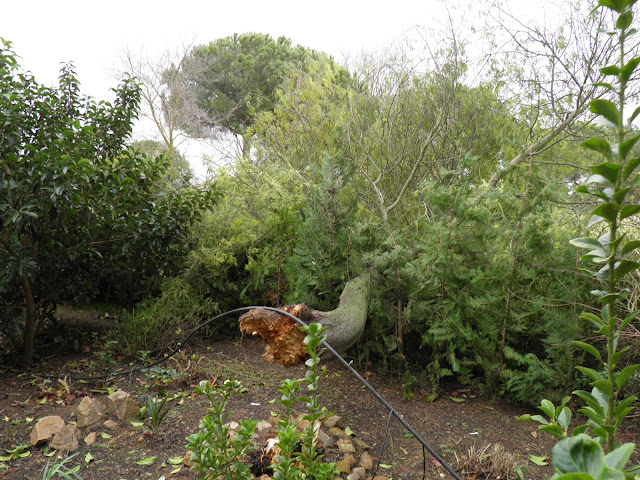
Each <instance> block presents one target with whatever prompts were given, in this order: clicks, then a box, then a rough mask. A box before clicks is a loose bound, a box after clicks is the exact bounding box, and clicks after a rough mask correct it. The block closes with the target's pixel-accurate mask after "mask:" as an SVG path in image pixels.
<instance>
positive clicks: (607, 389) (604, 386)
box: [590, 379, 613, 397]
mask: <svg viewBox="0 0 640 480" xmlns="http://www.w3.org/2000/svg"><path fill="white" fill-rule="evenodd" d="M590 385H591V386H593V387H595V388H597V389H598V390H600V391H601V392H603V393H605V394H606V395H608V396H610V397H611V396H613V384H612V383H611V382H610V381H609V380H606V379H602V380H596V381H595V382H592V383H591V384H590Z"/></svg>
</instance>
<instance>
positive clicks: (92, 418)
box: [76, 397, 104, 428]
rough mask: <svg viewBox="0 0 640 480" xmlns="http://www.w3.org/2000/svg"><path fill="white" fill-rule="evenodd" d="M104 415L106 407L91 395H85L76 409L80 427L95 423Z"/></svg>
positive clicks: (77, 422) (77, 423)
mask: <svg viewBox="0 0 640 480" xmlns="http://www.w3.org/2000/svg"><path fill="white" fill-rule="evenodd" d="M102 417H104V407H103V406H102V404H101V403H100V402H98V401H97V400H95V399H92V398H90V397H84V398H83V399H82V401H81V402H80V405H78V409H77V410H76V425H77V427H78V428H84V427H89V426H91V425H95V424H96V423H98V422H99V421H100V420H102Z"/></svg>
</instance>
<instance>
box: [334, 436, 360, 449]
mask: <svg viewBox="0 0 640 480" xmlns="http://www.w3.org/2000/svg"><path fill="white" fill-rule="evenodd" d="M337 443H338V450H340V453H356V449H355V448H354V447H353V443H351V440H349V439H348V438H341V439H339V440H338V442H337Z"/></svg>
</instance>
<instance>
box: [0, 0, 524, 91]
mask: <svg viewBox="0 0 640 480" xmlns="http://www.w3.org/2000/svg"><path fill="white" fill-rule="evenodd" d="M466 3H467V2H466V0H447V1H444V0H391V1H389V0H385V1H378V0H368V1H363V0H323V1H322V2H311V1H305V0H244V1H233V0H225V1H221V0H209V1H205V0H183V1H175V0H173V1H171V2H169V1H166V0H155V1H149V0H110V1H104V2H98V1H87V0H4V1H3V2H2V7H1V9H0V37H2V38H4V39H5V40H9V41H11V42H12V43H13V49H14V51H15V52H16V53H17V54H18V55H19V57H21V58H20V64H21V66H22V67H23V68H24V69H26V70H29V71H31V72H32V73H33V74H34V75H35V77H36V80H37V81H39V82H40V83H44V84H47V85H53V84H55V83H56V82H57V76H58V72H59V69H60V64H61V63H64V62H68V61H72V62H73V63H74V64H75V66H76V70H77V73H78V77H79V80H80V82H81V92H82V93H83V94H85V95H91V96H93V97H95V98H97V99H99V100H110V99H111V95H110V93H109V90H110V89H111V88H113V87H115V86H116V85H117V83H118V81H117V79H116V78H115V73H114V72H115V71H116V70H117V69H118V68H119V65H120V64H119V58H120V56H121V54H122V51H123V49H124V48H129V49H130V50H131V51H132V52H136V51H140V50H144V51H145V52H147V53H148V54H149V56H152V57H153V56H154V54H157V55H159V54H160V53H162V52H163V51H166V50H174V49H175V48H178V47H179V46H180V45H183V44H188V43H191V42H195V44H202V43H208V42H210V41H212V40H215V39H217V38H221V37H225V36H228V35H232V34H234V33H245V32H259V33H268V34H270V35H271V36H273V37H279V36H286V37H288V38H290V39H291V40H292V41H293V43H294V44H300V45H303V46H305V47H309V48H313V49H316V50H320V51H324V52H327V53H329V54H331V55H333V56H334V57H335V58H336V60H338V61H340V60H341V59H342V58H343V54H347V55H351V56H354V55H356V54H358V53H359V52H360V51H362V50H363V49H368V50H372V49H376V48H379V47H382V46H385V45H388V44H389V43H390V42H391V41H393V40H394V39H395V38H397V37H398V36H399V35H401V34H402V33H403V32H406V31H407V30H409V29H410V28H411V27H413V26H415V25H420V26H427V25H429V24H430V23H431V22H433V19H434V18H438V19H443V18H446V16H447V9H449V10H451V11H453V12H454V13H452V15H455V16H458V15H463V14H465V13H466V14H467V15H468V14H469V13H468V11H467V10H465V9H464V8H462V9H460V8H459V6H460V5H464V4H466ZM508 3H510V4H511V5H513V6H514V8H516V9H518V10H520V9H521V10H522V11H523V15H530V14H534V13H535V9H534V8H532V7H531V5H532V2H531V1H527V2H525V0H509V2H508ZM527 7H528V8H527Z"/></svg>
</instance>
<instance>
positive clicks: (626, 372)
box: [616, 364, 640, 389]
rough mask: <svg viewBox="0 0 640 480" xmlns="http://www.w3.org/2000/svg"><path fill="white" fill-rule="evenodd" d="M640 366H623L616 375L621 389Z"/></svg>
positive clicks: (617, 383) (617, 384)
mask: <svg viewBox="0 0 640 480" xmlns="http://www.w3.org/2000/svg"><path fill="white" fill-rule="evenodd" d="M638 368H640V364H634V365H629V366H627V367H625V368H623V369H622V370H621V371H620V373H619V374H618V376H617V377H616V386H617V387H618V388H619V389H620V388H622V387H623V386H624V384H625V383H627V381H628V380H629V378H631V377H632V376H633V374H634V373H636V371H637V370H638Z"/></svg>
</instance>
